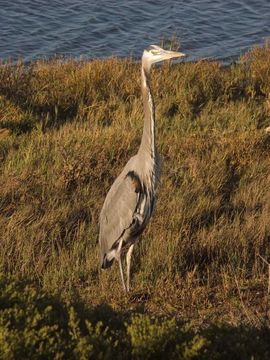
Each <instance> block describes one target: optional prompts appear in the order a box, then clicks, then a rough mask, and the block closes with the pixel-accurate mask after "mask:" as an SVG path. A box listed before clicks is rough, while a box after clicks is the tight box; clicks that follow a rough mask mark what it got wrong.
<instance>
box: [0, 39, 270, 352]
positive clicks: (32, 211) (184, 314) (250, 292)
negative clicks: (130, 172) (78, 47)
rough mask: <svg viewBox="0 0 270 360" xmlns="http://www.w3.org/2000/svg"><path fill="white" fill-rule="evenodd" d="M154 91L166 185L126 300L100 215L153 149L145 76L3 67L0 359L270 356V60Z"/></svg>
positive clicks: (187, 76) (265, 56) (200, 73)
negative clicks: (104, 243)
mask: <svg viewBox="0 0 270 360" xmlns="http://www.w3.org/2000/svg"><path fill="white" fill-rule="evenodd" d="M152 88H153V94H154V98H155V102H156V117H157V121H156V126H157V142H158V148H159V150H160V153H161V155H162V159H163V173H162V179H161V183H160V187H159V195H158V201H157V206H156V212H155V215H154V217H153V219H152V221H151V223H150V225H149V226H148V228H147V230H146V231H145V233H144V235H143V238H142V241H141V242H140V243H139V244H138V245H137V247H136V249H135V251H134V259H133V265H132V274H133V277H132V288H133V289H132V292H131V294H130V295H129V296H125V295H124V294H123V292H122V289H121V282H120V279H119V274H118V268H117V266H113V267H112V269H110V270H109V271H105V272H101V271H100V269H99V263H98V258H99V257H98V247H97V238H98V215H99V212H100V209H101V206H102V203H103V200H104V197H105V195H106V192H107V191H108V189H109V187H110V185H111V184H112V182H113V179H114V178H115V177H116V176H117V174H118V173H119V171H120V170H121V168H122V167H123V166H124V164H125V162H126V161H127V160H128V159H129V157H130V156H132V154H134V153H135V152H136V150H137V148H138V145H139V142H140V136H141V133H142V123H143V113H142V101H141V93H140V70H139V64H137V63H134V62H133V61H132V60H119V59H108V60H95V61H91V62H87V61H75V60H64V59H52V60H48V61H37V62H34V63H32V64H30V65H27V66H26V65H24V64H23V63H17V64H15V65H14V64H2V65H1V66H0V239H1V246H0V269H1V271H2V274H3V275H2V278H1V281H0V358H3V359H11V358H18V357H20V358H29V357H30V356H31V357H33V358H40V357H41V358H50V357H51V358H53V357H55V358H59V359H60V358H78V359H86V358H95V359H96V358H102V359H103V358H112V354H113V356H114V357H115V358H117V357H118V358H121V357H122V358H129V357H133V358H155V359H156V358H164V356H165V355H166V356H168V357H170V358H179V359H193V358H194V359H195V358H199V359H203V358H206V359H209V358H210V357H211V358H213V359H228V358H234V359H251V358H254V359H268V358H269V352H270V345H269V335H270V330H269V318H270V307H269V294H268V293H267V284H268V269H267V265H266V264H265V262H264V261H262V258H261V257H263V259H265V260H266V261H269V260H270V246H269V245H270V244H269V241H270V221H269V218H270V205H269V204H270V193H269V188H270V134H269V133H268V132H266V131H265V128H266V127H268V126H269V125H270V48H269V46H268V44H266V45H265V46H264V47H263V48H255V49H252V50H251V51H250V52H248V53H247V54H245V55H244V56H243V57H242V58H241V59H240V60H239V62H238V63H237V64H232V65H230V66H229V67H226V68H225V67H223V66H222V65H221V64H219V63H215V62H207V61H198V62H196V63H181V64H177V65H171V64H166V65H164V66H161V67H158V68H155V69H154V70H153V74H152Z"/></svg>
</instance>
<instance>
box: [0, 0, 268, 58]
mask: <svg viewBox="0 0 270 360" xmlns="http://www.w3.org/2000/svg"><path fill="white" fill-rule="evenodd" d="M172 35H176V37H177V38H178V39H179V40H180V42H181V49H182V50H183V51H185V52H187V53H189V54H190V55H191V56H190V58H189V59H190V60H194V59H199V58H209V57H210V58H215V59H219V60H224V61H226V62H228V61H231V60H233V59H236V58H238V56H239V55H240V54H241V53H243V52H245V51H246V50H247V49H249V48H250V47H251V46H253V45H256V44H258V45H260V44H263V43H264V42H265V39H266V38H267V37H269V36H270V1H269V0H257V1H255V0H238V1H236V0H235V1H233V0H228V1H226V0H212V1H209V0H188V1H177V0H167V1H165V0H155V1H154V0H146V1H144V0H99V1H94V0H62V1H60V0H54V1H52V0H12V1H8V0H0V58H2V59H13V60H16V59H18V58H23V59H24V60H26V61H30V60H33V59H37V58H44V57H51V56H54V55H58V56H59V55H64V56H71V57H83V58H97V57H107V56H112V55H116V56H121V57H125V56H133V57H136V58H137V57H139V56H140V55H141V53H142V50H143V48H144V47H146V46H148V45H149V44H152V43H153V44H160V41H161V39H165V40H166V39H170V38H171V37H172Z"/></svg>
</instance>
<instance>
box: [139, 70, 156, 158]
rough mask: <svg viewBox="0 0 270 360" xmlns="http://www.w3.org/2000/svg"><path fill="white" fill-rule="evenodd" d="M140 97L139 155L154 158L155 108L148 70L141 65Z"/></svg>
mask: <svg viewBox="0 0 270 360" xmlns="http://www.w3.org/2000/svg"><path fill="white" fill-rule="evenodd" d="M142 96H143V107H144V125H143V135H142V140H141V145H140V148H139V153H144V154H147V155H150V156H151V158H154V156H155V151H156V149H155V107H154V102H153V98H152V94H151V89H150V84H149V69H147V68H146V67H144V66H143V65H142Z"/></svg>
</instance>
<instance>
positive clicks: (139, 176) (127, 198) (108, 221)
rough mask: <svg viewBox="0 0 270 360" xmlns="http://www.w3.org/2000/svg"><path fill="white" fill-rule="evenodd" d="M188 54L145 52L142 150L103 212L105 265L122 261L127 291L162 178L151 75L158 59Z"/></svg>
mask: <svg viewBox="0 0 270 360" xmlns="http://www.w3.org/2000/svg"><path fill="white" fill-rule="evenodd" d="M182 56H185V54H183V53H181V52H175V51H166V50H164V49H162V48H160V47H159V46H156V45H151V46H149V48H147V49H146V50H144V52H143V56H142V68H141V79H142V96H143V104H144V116H145V117H144V126H143V134H142V139H141V144H140V147H139V151H138V153H137V154H136V155H135V156H133V157H132V158H131V159H130V160H129V161H128V162H127V164H126V166H125V167H124V169H123V171H122V172H121V174H120V175H119V176H118V178H117V179H116V180H115V182H114V183H113V185H112V187H111V188H110V190H109V192H108V194H107V196H106V199H105V201H104V204H103V207H102V210H101V213H100V219H99V224H100V230H99V244H100V250H101V253H100V255H101V258H100V260H101V267H102V268H103V269H106V268H108V267H110V266H111V265H112V263H113V260H114V259H116V260H118V262H119V269H120V274H121V280H122V284H123V288H124V291H129V283H130V262H131V255H132V251H133V247H134V244H135V242H136V241H137V240H138V239H139V237H140V235H141V234H142V232H143V231H144V229H145V227H146V225H147V224H148V222H149V220H150V217H151V215H152V212H153V209H154V203H155V196H156V187H157V183H158V178H159V168H160V165H159V160H158V158H159V157H158V153H157V150H156V146H155V109H154V103H153V98H152V94H151V89H150V83H149V75H150V69H151V66H152V65H153V64H154V63H157V62H160V61H164V60H169V59H172V58H178V57H182ZM124 253H126V261H127V284H125V280H124V275H123V268H122V255H123V254H124Z"/></svg>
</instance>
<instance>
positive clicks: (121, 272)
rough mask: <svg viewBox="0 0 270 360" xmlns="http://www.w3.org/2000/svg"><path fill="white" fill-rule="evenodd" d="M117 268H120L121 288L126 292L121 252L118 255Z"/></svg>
mask: <svg viewBox="0 0 270 360" xmlns="http://www.w3.org/2000/svg"><path fill="white" fill-rule="evenodd" d="M119 270H120V275H121V280H122V285H123V289H124V291H125V292H127V288H126V284H125V279H124V273H123V268H122V256H121V254H120V255H119Z"/></svg>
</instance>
